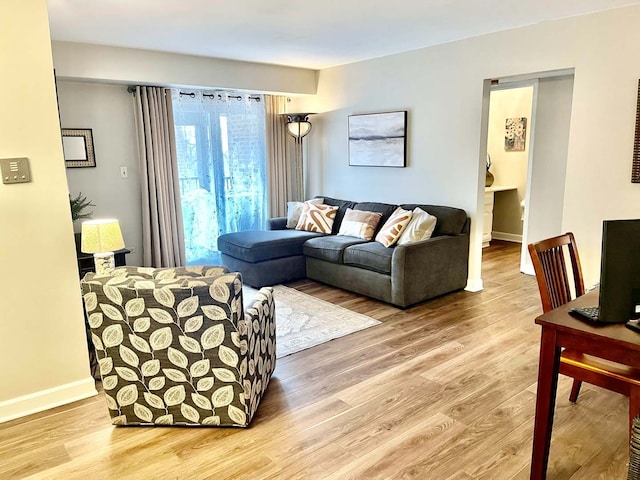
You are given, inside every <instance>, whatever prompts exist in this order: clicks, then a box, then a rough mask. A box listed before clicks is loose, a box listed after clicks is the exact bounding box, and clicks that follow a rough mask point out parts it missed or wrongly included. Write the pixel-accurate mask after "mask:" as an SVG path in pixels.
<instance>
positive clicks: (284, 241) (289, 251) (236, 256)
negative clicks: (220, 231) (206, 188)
mask: <svg viewBox="0 0 640 480" xmlns="http://www.w3.org/2000/svg"><path fill="white" fill-rule="evenodd" d="M285 224H286V219H285ZM278 226H279V224H278ZM283 228H284V225H283ZM322 235H323V234H321V233H314V232H304V231H300V230H291V229H281V230H248V231H244V232H235V233H227V234H224V235H221V236H220V237H219V238H218V249H219V250H220V253H221V258H222V263H223V264H224V265H225V266H226V267H227V268H228V269H229V270H231V271H235V272H241V273H242V281H243V282H244V283H245V284H247V285H251V286H252V287H254V288H262V287H264V286H268V285H277V284H279V283H283V282H291V281H294V280H299V279H301V278H305V277H306V263H305V259H304V256H303V253H302V245H303V244H304V242H306V241H307V240H309V239H310V238H314V237H318V236H322Z"/></svg>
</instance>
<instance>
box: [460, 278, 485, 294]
mask: <svg viewBox="0 0 640 480" xmlns="http://www.w3.org/2000/svg"><path fill="white" fill-rule="evenodd" d="M464 289H465V290H466V291H467V292H480V291H482V290H483V289H484V285H483V284H482V279H481V278H467V286H466V287H464Z"/></svg>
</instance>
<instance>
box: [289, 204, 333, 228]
mask: <svg viewBox="0 0 640 480" xmlns="http://www.w3.org/2000/svg"><path fill="white" fill-rule="evenodd" d="M337 211H338V207H332V206H331V205H314V204H313V203H308V202H304V204H303V205H302V214H301V215H300V220H298V224H297V225H296V230H305V231H307V232H320V233H331V227H333V221H334V220H335V218H336V212H337Z"/></svg>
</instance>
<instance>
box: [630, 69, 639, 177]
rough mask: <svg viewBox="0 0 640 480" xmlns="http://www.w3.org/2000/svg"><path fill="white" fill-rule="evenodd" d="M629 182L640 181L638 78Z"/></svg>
mask: <svg viewBox="0 0 640 480" xmlns="http://www.w3.org/2000/svg"><path fill="white" fill-rule="evenodd" d="M631 183H640V80H638V98H637V100H636V136H635V139H634V141H633V162H632V164H631Z"/></svg>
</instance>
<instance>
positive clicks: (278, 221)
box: [268, 217, 287, 230]
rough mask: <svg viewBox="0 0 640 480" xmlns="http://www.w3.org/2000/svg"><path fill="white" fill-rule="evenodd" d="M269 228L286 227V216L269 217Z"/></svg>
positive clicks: (280, 228) (281, 228) (278, 228)
mask: <svg viewBox="0 0 640 480" xmlns="http://www.w3.org/2000/svg"><path fill="white" fill-rule="evenodd" d="M268 226H269V230H284V229H286V228H287V217H274V218H270V219H269V225H268Z"/></svg>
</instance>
